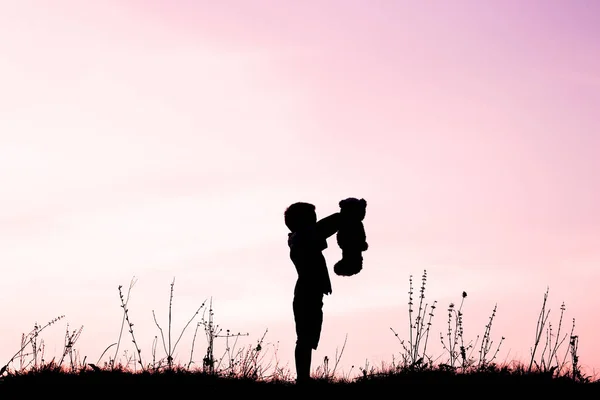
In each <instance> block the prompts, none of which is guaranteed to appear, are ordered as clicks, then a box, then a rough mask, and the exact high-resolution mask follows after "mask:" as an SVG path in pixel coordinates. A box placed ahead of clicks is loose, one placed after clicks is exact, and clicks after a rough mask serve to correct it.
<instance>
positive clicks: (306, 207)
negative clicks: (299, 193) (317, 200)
mask: <svg viewBox="0 0 600 400" xmlns="http://www.w3.org/2000/svg"><path fill="white" fill-rule="evenodd" d="M283 217H284V220H285V226H287V227H288V229H289V230H290V231H292V232H296V231H298V230H299V229H301V228H302V227H304V226H306V225H309V224H311V223H316V222H317V214H316V212H315V206H314V205H313V204H310V203H305V202H302V201H300V202H297V203H294V204H292V205H290V206H289V207H288V208H286V210H285V212H284V213H283Z"/></svg>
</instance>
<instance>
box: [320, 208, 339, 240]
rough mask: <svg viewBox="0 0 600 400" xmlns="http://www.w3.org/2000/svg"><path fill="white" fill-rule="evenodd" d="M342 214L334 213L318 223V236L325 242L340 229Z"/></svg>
mask: <svg viewBox="0 0 600 400" xmlns="http://www.w3.org/2000/svg"><path fill="white" fill-rule="evenodd" d="M340 217H341V216H340V213H339V212H336V213H333V214H331V215H329V216H327V217H325V218H322V219H320V220H319V221H318V222H317V235H318V236H319V238H322V239H323V240H325V239H327V238H328V237H330V236H332V235H333V234H335V233H336V232H337V231H338V229H339V228H340Z"/></svg>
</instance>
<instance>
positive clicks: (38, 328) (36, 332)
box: [0, 315, 65, 376]
mask: <svg viewBox="0 0 600 400" xmlns="http://www.w3.org/2000/svg"><path fill="white" fill-rule="evenodd" d="M64 317H65V316H64V315H60V316H58V317H56V318H54V319H51V320H50V321H48V322H47V323H46V325H43V326H42V325H38V323H37V322H36V323H35V324H34V325H33V329H32V330H31V332H29V333H28V334H23V335H22V337H21V348H19V350H18V351H17V352H16V353H15V354H14V355H13V356H12V357H11V358H10V359H9V360H8V362H7V363H6V364H4V366H3V367H2V368H0V376H2V375H3V374H4V373H5V372H7V371H8V368H9V366H10V364H11V363H12V362H13V361H14V360H15V359H16V358H17V357H19V358H20V361H21V366H20V368H19V369H20V370H23V369H26V368H27V366H28V365H27V364H25V361H24V359H25V357H26V356H28V355H32V356H33V359H32V361H31V362H33V365H34V368H37V367H38V363H37V358H38V354H39V353H40V352H41V351H43V346H40V345H38V342H37V341H38V338H39V336H40V334H41V333H42V331H43V330H44V329H46V328H47V327H49V326H51V325H53V324H55V323H56V322H58V321H60V320H61V319H63V318H64ZM42 343H43V342H42ZM29 345H30V346H31V353H25V349H26V348H27V346H29ZM42 362H43V358H42Z"/></svg>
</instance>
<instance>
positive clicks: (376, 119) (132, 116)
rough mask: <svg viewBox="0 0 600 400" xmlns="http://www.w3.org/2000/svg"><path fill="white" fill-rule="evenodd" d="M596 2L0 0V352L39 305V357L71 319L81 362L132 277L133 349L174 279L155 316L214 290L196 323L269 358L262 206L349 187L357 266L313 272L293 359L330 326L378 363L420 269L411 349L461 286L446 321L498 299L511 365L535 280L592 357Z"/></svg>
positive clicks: (272, 266)
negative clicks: (329, 284)
mask: <svg viewBox="0 0 600 400" xmlns="http://www.w3.org/2000/svg"><path fill="white" fill-rule="evenodd" d="M599 15H600V4H598V3H596V2H593V1H583V0H582V1H570V2H566V1H541V0H540V1H535V0H531V1H526V2H523V1H513V0H510V1H496V2H479V1H475V0H473V1H454V2H451V3H449V2H441V1H437V2H436V1H423V2H420V1H391V0H390V1H383V0H378V1H342V0H339V1H306V2H295V1H275V0H272V1H261V0H256V1H252V2H250V1H242V0H240V1H219V2H216V1H190V0H187V1H186V0H179V1H141V0H131V1H117V0H107V1H103V2H80V1H76V0H57V1H53V2H52V5H50V3H48V2H44V1H26V0H23V1H9V0H0V54H2V57H1V58H0V88H1V90H0V190H1V191H2V194H1V196H0V239H1V240H0V265H1V266H2V274H1V278H2V279H1V280H0V302H1V303H2V304H3V305H4V306H3V307H2V308H1V309H0V320H1V321H2V323H1V325H0V326H1V330H0V332H1V334H0V336H1V337H2V341H1V343H0V364H2V365H3V364H4V363H5V362H6V361H8V359H9V358H10V357H11V356H12V354H13V353H14V352H15V351H16V350H17V349H18V345H19V341H20V335H21V333H23V332H28V331H29V330H31V328H32V327H33V324H34V323H35V322H38V323H42V324H43V323H45V322H46V321H48V320H50V319H52V318H54V317H55V316H58V315H62V314H64V315H65V316H66V317H65V319H64V320H62V321H61V322H60V324H57V326H54V327H52V328H49V329H48V330H47V331H46V332H45V335H46V336H45V337H46V340H47V350H46V351H47V353H48V354H49V355H52V354H53V353H60V351H61V349H62V340H63V336H64V330H65V329H66V326H67V324H68V327H69V329H75V328H78V327H80V326H82V325H83V326H84V331H83V334H82V336H81V338H80V339H79V341H78V343H77V346H76V347H77V348H78V350H79V351H80V353H81V355H82V356H87V357H88V361H90V362H94V361H96V360H97V358H98V357H99V356H100V355H101V353H102V351H103V350H104V349H105V348H106V347H107V346H108V345H110V344H111V343H113V342H115V341H116V340H117V338H118V333H119V329H120V322H121V313H120V312H121V309H120V307H119V304H120V303H119V297H118V291H117V287H118V285H123V286H125V287H127V286H128V284H129V282H130V280H131V279H132V277H134V276H135V277H136V278H137V280H138V281H137V284H136V286H135V287H134V289H133V291H132V300H131V305H130V307H129V308H130V313H131V315H130V317H131V319H132V320H133V321H132V322H134V323H135V327H136V338H137V339H138V341H139V343H140V345H141V346H142V348H143V354H146V355H149V354H150V348H151V345H152V341H153V339H154V336H155V335H158V334H159V331H158V329H157V328H156V326H155V324H154V321H153V319H152V310H155V311H156V312H157V316H158V317H159V318H162V321H164V322H163V326H164V324H166V312H167V306H168V296H169V284H170V283H171V281H172V279H173V278H175V282H176V283H175V298H174V326H173V329H174V330H175V331H177V332H179V331H180V330H181V329H182V328H183V326H184V325H185V323H186V322H187V321H188V319H189V318H190V317H191V316H192V314H193V312H194V311H195V310H196V308H197V307H198V306H199V305H200V304H201V303H202V301H203V300H204V299H206V298H208V297H211V296H212V297H213V301H214V308H215V317H216V322H217V323H219V324H220V325H221V326H222V327H223V328H225V329H231V330H232V331H242V332H248V333H249V336H248V337H246V338H244V340H245V342H244V343H247V344H252V343H254V342H256V340H258V339H259V338H260V337H261V336H262V334H263V333H264V331H265V329H268V330H269V331H268V334H267V336H266V339H267V341H269V342H271V343H278V345H279V351H278V353H277V356H278V358H279V359H280V362H283V363H284V364H285V363H289V367H290V369H293V345H294V340H295V336H294V326H293V317H292V310H291V296H292V290H293V286H294V283H295V278H296V275H295V270H294V268H293V265H292V264H291V262H290V261H289V258H288V248H287V245H286V238H287V231H286V228H285V225H284V224H283V210H284V209H285V207H286V206H287V205H288V204H290V203H292V202H294V201H298V200H302V201H310V202H312V203H314V204H315V205H316V206H317V212H318V214H319V216H325V215H327V214H328V213H331V212H335V211H337V210H338V208H337V203H338V201H339V200H340V199H342V198H345V197H348V196H357V197H364V198H365V199H367V201H368V204H369V206H368V211H367V217H366V219H365V227H366V230H367V235H368V242H369V244H370V249H369V250H368V251H367V252H366V253H365V255H364V256H365V269H364V270H363V272H361V274H360V275H357V276H356V277H352V278H341V277H337V276H335V275H333V274H332V280H333V295H332V296H329V297H326V299H325V306H324V312H325V322H324V326H323V334H322V340H321V344H320V346H319V349H318V350H317V352H316V354H315V356H314V362H313V366H316V365H317V364H318V363H319V361H320V360H322V359H323V357H324V356H329V358H333V357H334V355H335V351H336V348H340V347H341V345H342V344H343V342H344V338H345V337H346V335H348V342H347V345H346V349H345V353H344V356H343V358H342V360H341V364H342V365H341V367H342V368H343V369H344V370H345V371H349V370H350V367H351V366H352V365H355V370H354V371H356V367H357V366H359V365H362V366H364V364H365V360H369V361H370V363H371V364H375V365H377V364H378V363H381V362H391V360H392V356H393V355H396V356H397V355H398V354H399V353H400V352H401V350H402V349H401V347H400V345H399V343H398V342H397V339H396V338H395V337H394V336H393V333H392V332H391V331H390V327H392V328H393V329H394V330H395V331H397V332H398V333H399V334H400V336H401V337H404V338H407V336H408V318H407V315H408V312H407V307H408V306H407V302H408V295H407V292H408V282H409V276H410V275H413V276H414V279H415V284H416V285H418V283H419V279H420V276H421V274H422V272H423V270H427V272H428V276H429V279H428V286H427V292H426V295H427V299H428V301H430V302H431V301H433V300H437V302H438V308H437V314H436V316H435V317H434V325H433V327H432V333H431V335H432V336H431V339H430V343H431V345H430V346H431V347H430V348H431V352H432V355H434V356H437V355H443V352H442V351H441V348H440V345H439V333H440V332H444V331H445V329H447V326H446V321H447V319H446V318H447V313H446V311H445V310H446V307H447V305H448V304H449V303H450V302H459V301H460V294H461V292H462V291H463V290H465V291H467V292H468V294H469V295H468V297H467V299H466V302H465V306H464V309H463V311H464V313H465V317H464V318H465V338H466V339H468V340H470V339H473V340H474V339H475V337H476V336H477V335H481V334H482V333H483V331H484V327H485V324H486V323H487V322H488V318H489V316H490V314H491V311H492V309H493V307H494V305H495V304H498V312H497V315H496V318H495V320H494V325H493V329H492V339H494V340H495V341H496V342H497V341H499V339H500V337H501V336H505V337H506V339H505V341H504V343H503V347H502V349H501V351H500V353H499V356H498V357H499V359H500V361H503V360H505V359H509V360H524V361H528V360H529V358H528V357H529V351H530V348H531V346H532V345H533V339H534V334H535V325H536V321H537V316H538V313H539V308H540V305H541V302H542V298H543V294H544V291H545V290H546V287H549V288H550V296H549V307H550V308H551V309H552V311H551V315H550V320H551V321H552V323H553V327H556V326H557V324H558V316H559V307H560V305H561V303H562V302H563V301H564V302H565V304H566V307H567V309H566V312H565V318H564V320H565V321H566V322H564V324H565V325H566V326H564V327H563V329H567V330H568V329H570V324H571V320H572V318H575V319H576V333H577V334H578V335H579V337H580V344H579V352H580V362H581V363H582V364H583V365H584V366H585V367H587V368H589V370H590V372H591V371H595V370H597V369H599V368H600V344H599V342H598V340H597V338H598V330H599V329H600V326H599V322H598V311H597V310H598V307H599V306H600V299H599V298H598V296H597V294H596V293H597V286H598V281H599V279H600V269H599V268H598V265H599V263H600V211H599V209H598V204H600V176H598V175H599V171H600V158H599V157H598V156H597V154H598V151H599V149H600V120H599V119H598V110H600V74H599V73H598V71H600V21H598V19H599V17H598V16H599ZM325 255H326V257H327V259H328V262H329V264H330V266H332V265H333V263H334V262H335V261H337V259H339V257H340V251H339V249H338V248H337V245H336V243H335V240H334V239H330V241H329V249H327V250H326V251H325ZM192 334H193V331H192V330H191V329H190V330H188V331H186V335H185V336H184V339H183V340H182V344H181V345H180V346H181V352H180V353H179V356H180V359H181V360H182V361H183V362H187V357H188V354H189V346H190V344H191V335H192ZM183 342H185V343H183ZM124 343H130V342H129V340H126V341H125V342H124ZM198 346H199V347H198V348H197V349H196V352H197V354H198V360H200V361H201V357H202V354H203V351H204V348H205V343H204V342H202V343H201V344H200V345H198ZM124 348H129V351H131V349H132V348H131V347H127V345H125V347H124ZM564 349H565V350H566V347H565V348H564ZM475 353H476V352H475ZM475 353H474V354H475ZM47 358H49V357H48V356H47ZM442 358H443V357H442ZM198 360H197V361H198Z"/></svg>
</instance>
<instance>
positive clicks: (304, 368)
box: [294, 342, 312, 383]
mask: <svg viewBox="0 0 600 400" xmlns="http://www.w3.org/2000/svg"><path fill="white" fill-rule="evenodd" d="M294 358H295V361H296V382H299V383H302V382H307V381H309V380H310V363H311V358H312V348H311V347H310V346H306V345H303V344H302V343H301V342H300V343H296V349H295V351H294Z"/></svg>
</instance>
